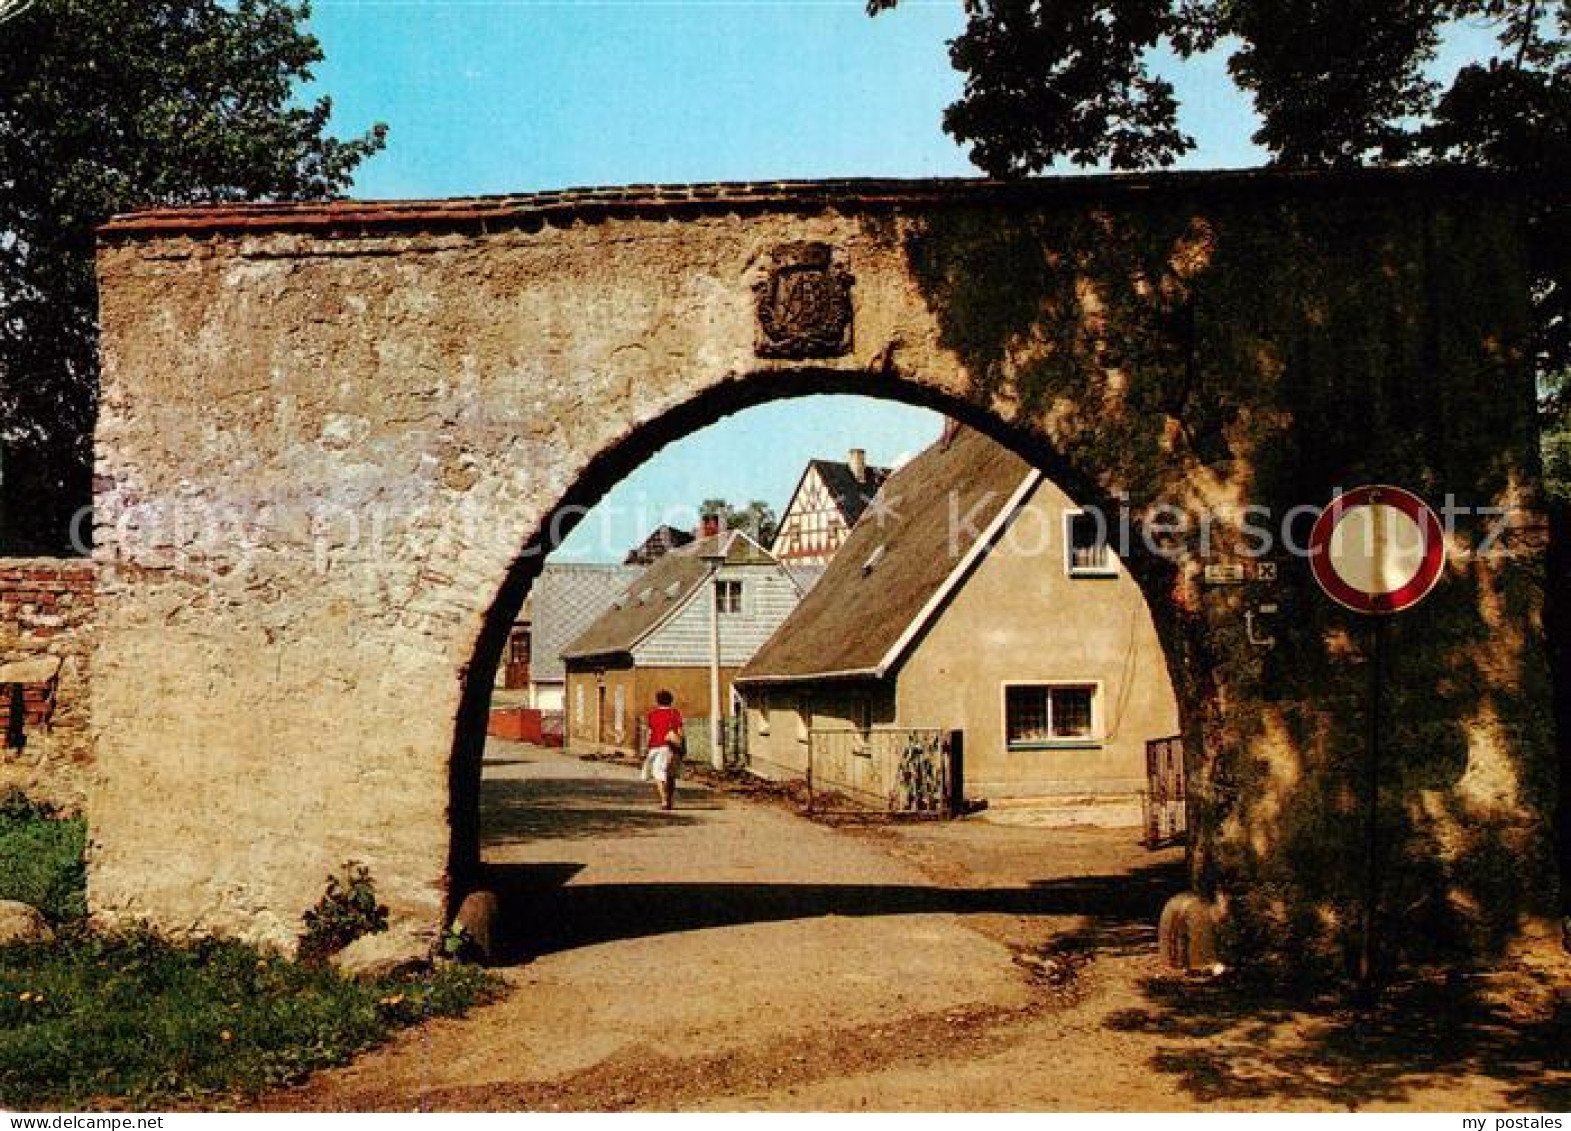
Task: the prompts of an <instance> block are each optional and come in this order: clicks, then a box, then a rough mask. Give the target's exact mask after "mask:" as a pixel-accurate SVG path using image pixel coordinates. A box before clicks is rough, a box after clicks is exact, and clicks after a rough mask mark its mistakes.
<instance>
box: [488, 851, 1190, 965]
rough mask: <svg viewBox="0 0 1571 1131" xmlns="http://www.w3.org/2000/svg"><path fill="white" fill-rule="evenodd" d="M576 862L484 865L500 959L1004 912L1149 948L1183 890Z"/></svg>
mask: <svg viewBox="0 0 1571 1131" xmlns="http://www.w3.org/2000/svg"><path fill="white" fill-rule="evenodd" d="M578 867H579V866H578V865H575V864H571V863H550V864H488V865H486V866H485V869H484V872H485V876H484V882H485V884H486V885H487V886H488V887H490V888H491V890H493V891H495V892H496V893H497V895H498V896H499V897H500V899H501V904H502V917H503V932H502V937H503V938H505V939H506V940H507V941H508V946H507V947H506V952H505V954H504V955H503V960H504V961H508V962H520V961H525V960H527V959H529V958H532V957H536V956H539V955H542V954H550V953H554V952H556V951H561V950H570V949H572V948H574V947H580V946H590V945H593V944H595V943H604V942H612V941H615V940H617V939H632V938H643V937H646V936H650V935H661V934H672V933H679V932H683V931H697V930H703V929H705V928H708V927H729V926H738V925H741V924H746V923H774V922H783V921H787V920H792V919H811V918H818V917H820V916H825V915H840V916H846V917H860V916H871V915H920V914H934V913H946V914H955V915H977V914H1004V915H1016V916H1072V917H1073V916H1078V917H1083V919H1084V923H1085V925H1084V926H1083V927H1081V928H1079V929H1077V930H1076V931H1075V932H1074V934H1073V942H1074V944H1075V945H1084V946H1102V945H1108V946H1115V947H1116V946H1131V945H1142V946H1149V945H1150V943H1151V942H1152V941H1153V940H1154V937H1155V933H1154V929H1153V927H1152V924H1154V923H1155V922H1156V918H1157V915H1158V913H1159V912H1160V911H1161V907H1162V903H1163V902H1164V901H1165V900H1166V899H1167V897H1168V896H1170V895H1171V894H1173V892H1175V891H1177V890H1179V889H1180V888H1181V887H1182V886H1183V873H1182V867H1181V865H1179V864H1176V863H1167V864H1162V865H1158V866H1156V867H1153V868H1150V869H1142V870H1138V871H1135V872H1130V873H1125V874H1120V875H1108V876H1077V877H1074V878H1072V879H1062V880H1053V881H1043V882H1040V883H1034V884H1031V885H1030V886H1028V887H1023V888H1019V887H1017V888H975V889H963V888H945V887H936V886H934V887H928V886H921V885H900V884H892V885H866V884H748V883H696V884H695V883H668V884H666V883H641V884H569V883H567V882H566V881H567V880H568V879H570V878H571V877H572V875H573V874H574V873H575V872H576V870H577V869H578Z"/></svg>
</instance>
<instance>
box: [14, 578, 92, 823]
mask: <svg viewBox="0 0 1571 1131" xmlns="http://www.w3.org/2000/svg"><path fill="white" fill-rule="evenodd" d="M93 607H94V568H93V565H92V563H91V562H86V561H81V560H76V559H57V558H0V735H3V736H4V741H3V742H0V792H4V791H5V790H7V789H9V788H12V787H20V788H22V789H25V790H26V791H27V792H28V793H29V794H31V795H33V796H35V797H40V798H43V799H46V800H49V801H52V802H54V803H55V804H57V805H62V806H65V807H67V808H76V807H78V806H79V805H80V804H81V802H82V796H83V792H84V789H85V786H86V778H87V775H88V773H89V772H90V770H91V767H92V763H93V756H92V744H91V739H90V737H89V734H88V725H87V724H88V694H87V687H88V685H87V676H88V667H89V663H90V657H91V654H92V647H93V634H92V629H93ZM51 672H52V673H53V674H50V673H51ZM18 707H20V708H21V711H20V713H21V714H22V716H23V717H22V718H20V719H19V718H16V717H15V716H16V715H17V714H18V713H19V712H18V711H17V708H18Z"/></svg>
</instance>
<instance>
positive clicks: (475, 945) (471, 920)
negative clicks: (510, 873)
mask: <svg viewBox="0 0 1571 1131" xmlns="http://www.w3.org/2000/svg"><path fill="white" fill-rule="evenodd" d="M500 910H501V904H500V903H499V902H498V900H497V898H496V893H495V892H490V891H473V892H470V893H469V894H468V895H467V896H465V897H464V902H463V903H462V904H460V905H459V908H458V914H457V915H456V916H455V917H454V918H453V927H454V929H455V930H462V932H463V938H464V944H465V950H466V951H468V953H460V954H457V955H455V956H454V957H456V958H461V959H470V958H477V959H479V960H480V961H481V962H492V961H494V960H495V959H496V944H497V938H496V929H497V921H498V919H499V916H500Z"/></svg>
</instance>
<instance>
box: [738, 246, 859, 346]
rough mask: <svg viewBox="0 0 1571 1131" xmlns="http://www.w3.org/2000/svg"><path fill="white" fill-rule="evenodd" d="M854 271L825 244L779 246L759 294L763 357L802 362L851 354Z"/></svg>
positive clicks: (759, 342) (757, 286)
mask: <svg viewBox="0 0 1571 1131" xmlns="http://www.w3.org/2000/svg"><path fill="white" fill-rule="evenodd" d="M854 283H855V280H854V279H853V278H852V277H851V272H850V271H848V270H846V269H845V267H844V266H842V265H841V264H839V263H837V262H835V256H834V251H833V249H832V248H831V247H830V246H829V245H828V244H825V243H789V244H783V245H781V246H780V247H778V248H776V249H775V251H774V254H773V256H772V257H771V262H770V266H769V271H768V274H767V275H765V277H764V278H762V279H760V280H759V281H758V282H757V283H756V284H755V285H754V287H753V290H754V292H755V294H756V295H757V296H758V341H757V345H756V347H755V350H754V352H756V353H757V354H758V356H759V357H772V358H788V359H791V360H802V359H804V358H815V357H819V358H821V357H843V356H845V355H846V354H848V353H850V352H851V332H852V327H851V322H852V310H851V287H852V286H853V285H854Z"/></svg>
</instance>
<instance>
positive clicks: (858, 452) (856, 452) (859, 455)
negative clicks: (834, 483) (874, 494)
mask: <svg viewBox="0 0 1571 1131" xmlns="http://www.w3.org/2000/svg"><path fill="white" fill-rule="evenodd" d="M846 462H847V463H849V464H850V465H851V478H853V479H855V480H856V481H857V482H858V483H866V482H867V451H866V450H865V449H863V448H852V449H851V454H850V456H849V457H848V458H847V460H846Z"/></svg>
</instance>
